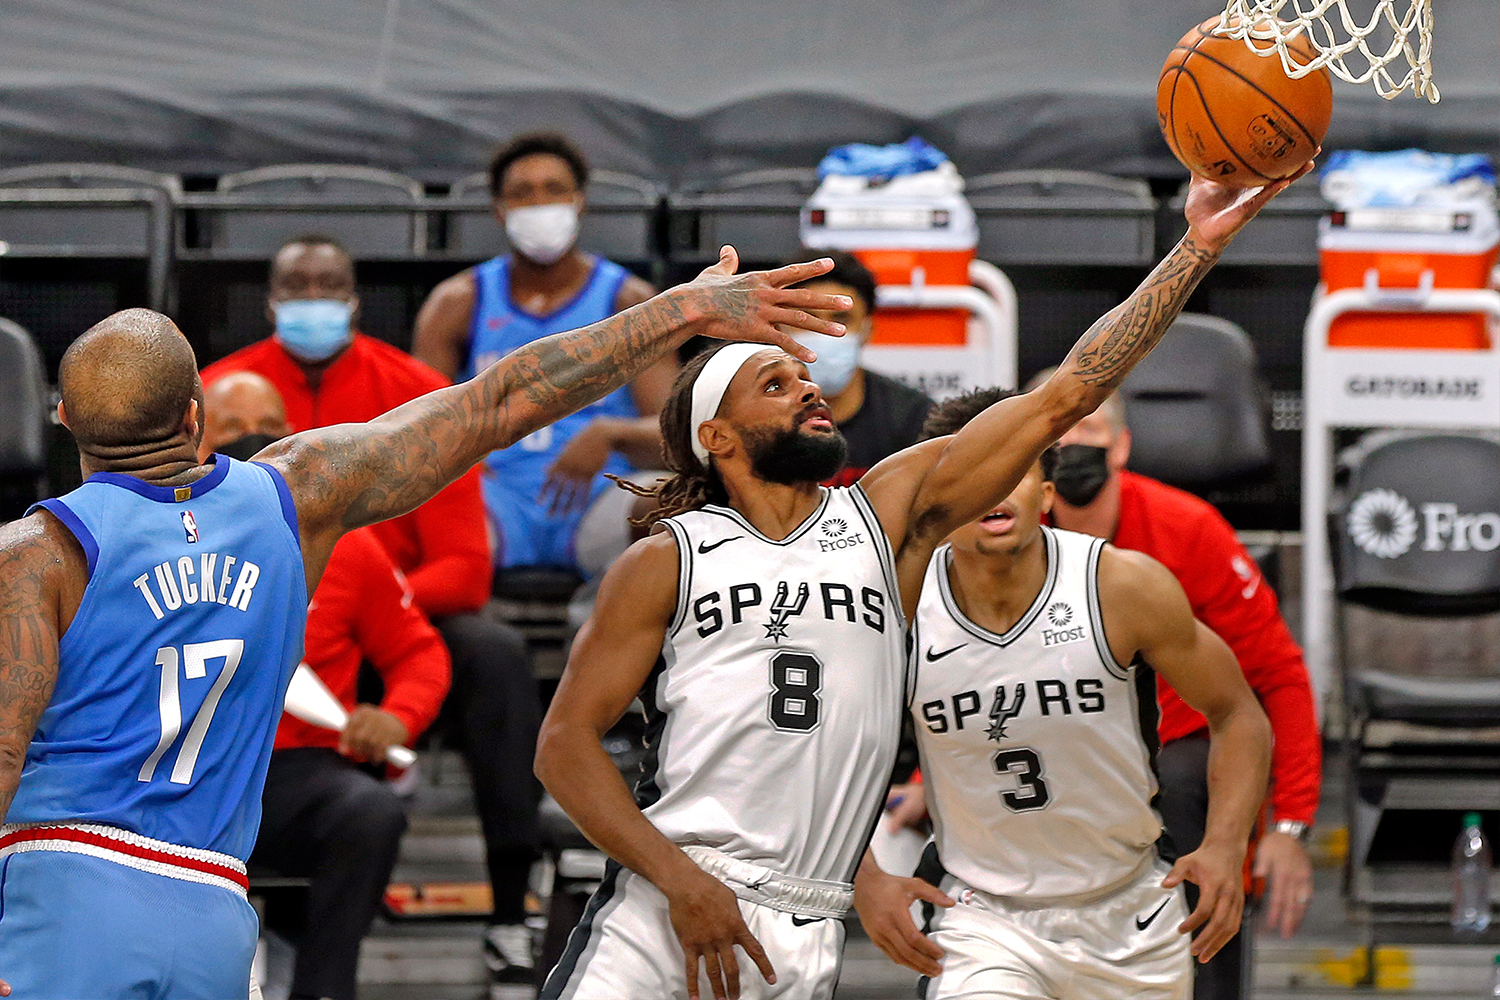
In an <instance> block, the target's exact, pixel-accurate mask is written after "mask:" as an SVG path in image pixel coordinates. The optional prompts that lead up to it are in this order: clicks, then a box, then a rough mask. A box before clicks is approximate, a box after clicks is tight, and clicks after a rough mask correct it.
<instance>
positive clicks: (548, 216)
mask: <svg viewBox="0 0 1500 1000" xmlns="http://www.w3.org/2000/svg"><path fill="white" fill-rule="evenodd" d="M505 234H506V235H507V236H509V237H510V243H511V246H513V247H515V249H516V252H517V253H519V254H520V255H521V256H522V257H525V258H526V259H527V260H529V261H532V262H534V263H537V264H543V265H545V264H555V263H557V262H558V261H559V260H561V259H562V256H563V254H565V253H567V252H568V251H569V250H571V249H572V248H573V241H574V240H576V239H577V238H578V206H577V205H574V204H573V203H572V202H563V203H562V204H559V205H530V206H528V207H526V208H513V209H511V210H510V211H509V212H506V213H505Z"/></svg>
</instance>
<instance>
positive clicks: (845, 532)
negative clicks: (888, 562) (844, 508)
mask: <svg viewBox="0 0 1500 1000" xmlns="http://www.w3.org/2000/svg"><path fill="white" fill-rule="evenodd" d="M821 530H822V532H823V537H822V538H820V539H818V551H819V552H837V551H838V550H839V549H852V548H854V546H856V545H863V544H864V541H865V533H864V532H863V531H856V532H854V533H853V534H850V533H849V522H848V521H846V520H844V519H843V518H842V517H830V518H829V519H828V520H826V521H824V522H823V524H822V525H821Z"/></svg>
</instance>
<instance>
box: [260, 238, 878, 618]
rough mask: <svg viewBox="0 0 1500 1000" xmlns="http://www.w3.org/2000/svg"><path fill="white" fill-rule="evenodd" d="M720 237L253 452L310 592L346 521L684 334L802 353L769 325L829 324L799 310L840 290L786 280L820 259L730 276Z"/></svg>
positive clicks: (821, 266) (425, 493) (458, 469)
mask: <svg viewBox="0 0 1500 1000" xmlns="http://www.w3.org/2000/svg"><path fill="white" fill-rule="evenodd" d="M737 266H738V258H737V257H736V255H735V253H734V250H733V248H731V247H725V248H724V251H723V253H722V255H721V257H720V259H719V263H718V264H716V265H714V266H713V267H710V268H708V269H707V270H705V271H704V272H703V273H702V274H701V275H699V276H698V278H697V280H695V281H693V282H691V283H689V284H686V285H680V286H678V287H677V288H673V289H670V290H668V291H666V292H664V293H662V294H661V295H658V296H656V297H654V298H652V299H650V300H649V301H647V302H643V303H641V304H640V305H637V306H633V307H631V308H629V309H626V310H625V311H624V312H621V313H617V314H616V315H614V316H611V317H610V318H608V319H606V320H603V321H602V322H599V323H595V324H593V325H592V326H587V327H584V328H583V329H581V330H575V331H573V332H571V333H563V334H558V335H556V336H552V337H544V338H542V339H541V340H537V341H534V342H532V343H530V344H527V345H526V346H525V347H522V348H520V349H518V350H516V351H514V352H512V353H511V354H508V355H506V356H505V357H504V358H502V359H501V360H500V361H498V362H496V363H495V364H493V365H491V366H490V367H489V368H487V369H486V370H484V371H483V372H481V373H479V374H478V375H477V376H475V377H474V378H473V379H471V380H469V381H468V382H465V383H463V384H462V385H456V386H450V387H448V388H445V389H440V390H437V391H436V392H431V393H428V394H427V395H425V396H422V397H420V398H418V399H415V400H413V401H411V402H410V403H407V404H406V405H404V406H400V407H397V408H396V409H394V410H392V411H390V412H389V413H387V414H385V415H383V416H381V417H379V418H377V419H375V420H372V421H370V422H369V423H367V424H340V425H336V426H333V427H325V428H320V429H318V430H315V431H308V432H305V433H302V434H294V435H292V436H291V437H288V438H283V439H282V440H281V441H279V442H277V443H276V444H274V445H272V446H271V447H270V448H269V449H267V450H266V451H264V452H262V453H261V454H260V455H259V456H257V457H258V458H259V459H260V460H261V461H266V462H268V463H269V464H271V465H273V466H275V467H276V468H277V469H279V470H280V471H281V473H282V474H283V476H284V477H285V478H286V480H287V484H288V486H289V487H290V489H291V492H292V497H293V500H294V501H295V502H296V506H297V516H298V522H299V527H300V529H301V534H302V545H303V558H304V561H305V562H306V564H307V568H308V585H309V590H311V588H312V587H313V586H315V585H316V582H317V579H318V577H319V576H320V575H321V573H322V569H323V566H324V565H325V564H326V563H327V559H328V553H329V552H330V551H331V550H332V548H333V544H334V542H336V541H337V540H338V537H339V536H340V535H341V534H343V533H344V532H345V531H348V530H350V529H352V528H357V527H359V526H361V525H365V524H371V523H373V522H375V521H381V520H384V519H386V518H390V517H395V516H397V515H399V514H404V513H406V512H407V511H409V510H412V509H413V508H415V507H417V506H418V505H419V504H421V503H422V502H423V501H425V500H427V499H428V498H429V497H431V496H433V494H435V493H437V491H438V490H440V489H442V488H443V487H444V486H446V485H448V484H449V483H451V482H453V480H455V479H457V478H458V476H460V475H461V474H462V473H463V472H465V471H466V470H467V469H469V468H470V467H471V466H473V465H474V464H475V463H476V462H478V461H480V460H481V459H482V458H484V456H485V455H487V454H489V453H490V452H491V451H494V450H495V449H497V448H505V447H508V446H509V445H511V444H513V443H515V442H516V441H519V440H520V439H521V438H523V437H525V436H526V435H527V434H529V433H531V432H532V431H534V430H536V429H537V428H539V427H543V426H545V425H547V424H550V423H552V422H553V421H555V420H558V419H560V418H561V417H564V416H567V415H568V414H570V413H573V412H575V411H577V410H579V409H581V408H582V407H584V406H586V405H588V404H589V403H592V402H593V401H595V400H597V399H600V398H602V397H604V396H605V395H607V394H608V393H610V392H612V391H613V390H615V389H617V388H619V387H620V386H622V385H625V384H626V383H628V382H630V381H631V380H632V379H634V378H636V376H638V375H640V374H641V373H642V372H643V371H645V370H646V369H647V368H648V367H650V366H651V365H652V364H653V363H654V362H655V361H656V360H657V359H659V358H660V357H662V356H663V355H664V354H666V353H667V352H669V351H671V350H674V349H676V348H677V347H678V346H679V345H681V344H682V343H683V342H684V341H686V340H687V339H688V337H690V336H693V335H695V334H701V335H703V336H708V337H717V338H721V339H725V340H751V341H763V342H765V343H772V344H776V345H778V346H780V347H782V348H783V349H784V350H787V351H789V352H791V353H793V354H796V355H797V356H799V357H803V358H806V357H807V353H808V352H807V351H806V350H805V349H803V348H801V347H800V345H798V344H797V343H796V342H795V341H793V340H792V339H791V338H790V337H789V336H788V335H786V334H785V333H782V332H781V331H780V330H779V329H778V324H781V325H785V326H787V327H792V328H799V329H805V330H816V331H819V332H823V333H832V334H835V335H837V334H840V333H842V332H843V327H842V326H840V325H839V324H836V323H829V322H825V321H821V320H818V319H815V318H814V317H813V316H811V315H810V314H809V313H808V312H807V310H821V309H830V310H831V309H838V308H840V307H841V306H843V307H847V303H848V299H847V298H845V297H843V296H832V295H824V294H820V293H816V292H813V291H811V290H809V289H805V288H804V289H790V288H787V287H786V286H787V285H792V284H796V283H797V282H800V281H806V280H807V279H809V278H814V277H817V276H818V275H820V274H823V273H824V272H826V271H827V270H828V269H829V268H830V267H832V262H831V261H828V260H820V261H813V262H811V263H807V264H794V265H791V266H789V267H783V268H778V269H777V270H774V271H762V272H751V273H748V274H742V275H736V274H735V273H734V272H735V269H736V267H737Z"/></svg>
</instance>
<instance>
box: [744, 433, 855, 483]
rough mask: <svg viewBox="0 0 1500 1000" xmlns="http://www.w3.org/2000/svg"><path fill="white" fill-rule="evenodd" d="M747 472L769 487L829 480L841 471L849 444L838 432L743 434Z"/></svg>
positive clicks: (847, 453)
mask: <svg viewBox="0 0 1500 1000" xmlns="http://www.w3.org/2000/svg"><path fill="white" fill-rule="evenodd" d="M743 438H744V441H745V452H746V454H748V455H749V456H750V469H751V471H753V472H754V473H755V475H756V476H757V477H758V478H760V479H763V480H765V481H766V482H768V483H780V484H782V485H783V486H796V485H799V484H801V483H821V482H822V481H823V480H825V479H832V478H833V477H834V476H835V475H837V474H838V473H839V471H840V470H841V469H843V467H844V460H845V459H846V458H847V457H848V455H849V443H848V442H847V441H845V440H844V435H842V434H840V433H839V431H838V428H834V429H833V431H832V432H831V433H828V434H804V433H802V431H801V430H800V429H798V428H792V429H790V430H778V431H765V430H753V431H745V432H743Z"/></svg>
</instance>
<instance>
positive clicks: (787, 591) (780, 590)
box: [765, 580, 809, 645]
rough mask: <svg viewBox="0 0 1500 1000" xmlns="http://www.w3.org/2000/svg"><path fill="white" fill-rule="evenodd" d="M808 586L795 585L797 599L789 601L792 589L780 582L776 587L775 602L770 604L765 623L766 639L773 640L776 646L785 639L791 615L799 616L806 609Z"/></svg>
mask: <svg viewBox="0 0 1500 1000" xmlns="http://www.w3.org/2000/svg"><path fill="white" fill-rule="evenodd" d="M808 592H809V591H808V586H807V584H806V583H799V584H797V599H796V600H795V601H794V600H792V599H791V596H792V588H791V587H789V586H788V585H787V582H786V581H785V580H782V581H781V582H780V583H778V584H777V585H776V600H774V601H772V602H771V620H770V621H768V622H766V626H765V627H766V638H767V639H775V640H776V643H777V645H780V643H781V640H782V639H785V638H786V637H787V636H786V630H787V619H788V618H790V617H792V616H793V615H800V614H801V613H802V609H803V608H805V607H807V596H808Z"/></svg>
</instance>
